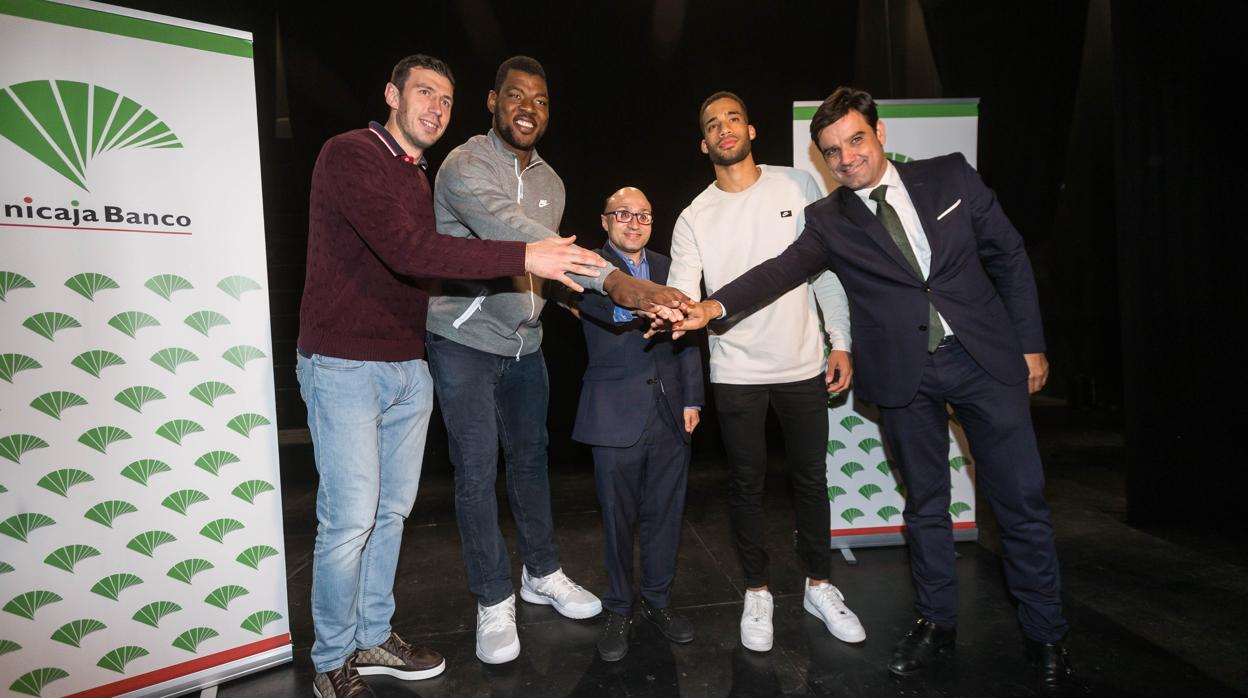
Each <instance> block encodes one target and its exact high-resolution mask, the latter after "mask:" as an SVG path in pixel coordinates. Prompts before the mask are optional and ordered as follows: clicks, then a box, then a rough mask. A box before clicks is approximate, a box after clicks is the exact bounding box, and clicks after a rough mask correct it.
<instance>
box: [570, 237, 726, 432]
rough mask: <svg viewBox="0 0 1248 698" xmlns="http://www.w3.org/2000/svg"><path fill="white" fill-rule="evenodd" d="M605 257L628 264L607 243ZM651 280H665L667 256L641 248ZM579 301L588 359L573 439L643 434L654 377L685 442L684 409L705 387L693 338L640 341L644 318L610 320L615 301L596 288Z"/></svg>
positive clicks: (658, 337)
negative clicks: (621, 320)
mask: <svg viewBox="0 0 1248 698" xmlns="http://www.w3.org/2000/svg"><path fill="white" fill-rule="evenodd" d="M598 253H599V254H601V255H602V257H603V259H605V260H607V261H608V262H611V263H612V264H614V265H615V266H616V267H617V268H619V269H620V270H621V271H623V272H624V273H625V274H627V273H628V265H627V264H625V263H624V260H623V259H621V258H620V257H619V255H617V254H616V253H615V251H614V250H612V249H611V247H610V246H609V245H604V246H603V247H602V249H600V250H598ZM646 259H647V260H648V262H649V264H650V279H651V281H654V282H655V283H659V284H663V283H667V271H668V269H670V268H671V265H672V260H671V259H670V258H668V257H665V256H663V255H661V254H658V253H656V252H653V251H651V250H646ZM578 307H579V308H580V311H581V326H582V327H583V328H584V330H585V347H586V350H587V354H588V355H589V364H588V366H587V367H586V368H585V379H584V382H583V383H582V385H581V401H580V404H579V405H578V406H577V409H576V425H575V427H573V430H572V438H573V439H576V440H577V441H580V442H581V443H587V444H591V445H594V446H616V447H625V446H632V445H633V444H635V443H637V441H638V439H640V438H641V433H642V430H643V429H645V426H646V420H647V418H648V417H649V415H650V410H652V409H653V408H654V390H655V385H654V383H653V382H648V381H652V380H653V379H658V380H659V381H662V388H663V395H664V397H665V398H666V399H665V400H664V401H663V402H664V404H665V405H666V406H667V409H669V410H671V414H672V417H673V418H674V419H675V423H676V424H678V425H681V429H680V432H681V434H682V435H683V437H684V439H685V441H686V442H688V441H689V438H690V437H689V434H687V433H685V431H684V426H683V425H684V408H685V407H687V406H695V405H696V406H699V407H701V406H702V405H704V404H705V399H704V396H703V388H702V358H701V352H700V351H699V350H698V345H697V344H696V343H695V342H694V341H693V337H687V338H682V339H680V340H677V341H675V342H673V341H672V340H671V337H670V336H669V335H655V336H654V337H653V338H651V339H645V338H644V337H643V336H642V335H643V334H644V331H645V328H646V327H648V326H649V321H642V320H637V319H634V320H633V321H631V322H627V323H623V324H620V323H616V322H615V320H614V311H615V304H614V303H613V302H612V301H611V299H610V298H608V297H606V296H603V295H599V294H596V293H587V294H584V295H583V296H582V297H581V299H580V302H579V305H578Z"/></svg>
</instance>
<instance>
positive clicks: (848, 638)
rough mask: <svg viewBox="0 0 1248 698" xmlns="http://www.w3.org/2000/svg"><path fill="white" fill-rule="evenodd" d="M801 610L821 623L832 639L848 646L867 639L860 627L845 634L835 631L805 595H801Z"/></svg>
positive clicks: (841, 631) (865, 632) (864, 631)
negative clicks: (846, 643) (804, 610)
mask: <svg viewBox="0 0 1248 698" xmlns="http://www.w3.org/2000/svg"><path fill="white" fill-rule="evenodd" d="M802 608H804V609H806V612H807V613H809V614H810V615H812V616H814V617H816V618H818V619H819V620H821V621H823V625H824V627H826V628H827V629H828V632H829V633H832V637H834V638H836V639H838V640H840V641H841V642H848V643H850V644H856V643H859V642H862V641H863V640H866V639H867V631H866V630H864V629H863V628H862V627H861V626H860V627H858V628H856V629H855V630H854V631H852V632H845V631H843V630H837V629H836V628H835V627H834V626H833V625H832V622H831V621H829V620H828V619H827V618H824V617H823V614H822V613H820V612H819V609H818V608H817V607H816V606H815V605H814V604H813V603H811V602H810V599H808V598H805V594H803V595H802Z"/></svg>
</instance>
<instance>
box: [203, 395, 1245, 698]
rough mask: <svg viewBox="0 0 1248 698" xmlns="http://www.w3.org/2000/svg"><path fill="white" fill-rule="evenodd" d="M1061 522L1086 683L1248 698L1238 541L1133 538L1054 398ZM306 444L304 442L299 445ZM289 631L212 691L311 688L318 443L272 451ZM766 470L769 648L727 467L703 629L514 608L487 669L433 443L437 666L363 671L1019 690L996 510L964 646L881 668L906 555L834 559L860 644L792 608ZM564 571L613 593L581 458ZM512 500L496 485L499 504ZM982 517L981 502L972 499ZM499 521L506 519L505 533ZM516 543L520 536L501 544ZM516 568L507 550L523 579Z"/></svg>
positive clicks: (752, 687)
mask: <svg viewBox="0 0 1248 698" xmlns="http://www.w3.org/2000/svg"><path fill="white" fill-rule="evenodd" d="M1037 415H1038V421H1039V423H1040V434H1041V441H1042V448H1043V449H1044V455H1045V459H1046V467H1047V469H1048V474H1049V495H1050V503H1051V504H1052V507H1053V509H1054V515H1055V523H1056V525H1057V529H1058V547H1059V551H1060V554H1061V556H1062V563H1063V576H1064V587H1065V589H1064V591H1065V595H1064V596H1065V602H1066V609H1067V615H1068V617H1069V619H1070V621H1071V624H1072V628H1073V629H1072V631H1071V634H1070V637H1069V641H1068V644H1069V646H1070V648H1071V651H1072V657H1073V658H1074V662H1075V666H1076V668H1077V669H1078V670H1079V671H1080V673H1081V675H1082V677H1083V678H1084V679H1085V681H1086V682H1087V683H1089V684H1090V686H1091V688H1092V692H1093V694H1094V695H1108V696H1235V695H1246V694H1248V660H1246V659H1245V658H1246V657H1248V651H1246V650H1248V644H1246V643H1245V641H1244V640H1243V637H1244V634H1243V629H1244V628H1245V627H1248V603H1246V601H1248V574H1245V572H1248V556H1246V555H1245V552H1244V546H1243V545H1242V543H1243V542H1244V538H1243V536H1242V534H1237V535H1236V536H1233V537H1227V538H1217V539H1211V538H1209V537H1208V536H1206V535H1197V534H1193V533H1192V532H1190V531H1187V530H1184V529H1183V528H1181V527H1174V528H1172V529H1165V530H1152V531H1148V532H1145V531H1140V530H1137V529H1134V528H1131V527H1128V526H1127V525H1125V524H1124V523H1122V516H1123V510H1124V505H1125V502H1124V499H1123V496H1122V489H1123V488H1122V474H1121V473H1122V443H1121V436H1120V435H1119V434H1118V433H1117V432H1115V431H1113V430H1096V429H1087V428H1081V429H1072V428H1069V427H1067V426H1065V425H1064V417H1063V415H1064V411H1062V410H1060V409H1056V408H1051V409H1050V410H1047V411H1046V409H1045V408H1044V407H1043V406H1041V407H1040V409H1038V411H1037ZM295 440H296V441H297V439H295ZM282 457H283V464H282V470H283V476H284V479H285V482H284V483H283V497H284V503H285V511H286V519H285V523H286V546H287V549H286V555H287V565H288V573H289V580H290V581H289V585H290V587H289V589H290V618H291V632H292V634H293V637H294V645H295V661H294V663H293V664H291V665H286V666H283V667H280V668H277V669H273V670H270V671H267V672H264V673H261V674H258V675H254V676H251V677H247V678H244V679H241V680H238V681H235V682H232V683H229V684H226V685H223V686H221V687H220V688H219V693H218V695H219V696H222V697H223V698H239V697H241V696H270V697H274V698H276V697H279V696H306V695H311V682H312V668H311V664H310V662H309V659H308V648H309V645H310V643H311V640H312V631H311V618H310V616H309V611H308V593H309V587H310V583H311V567H310V562H311V554H312V553H311V551H312V541H313V535H314V532H315V517H314V501H315V475H314V473H315V471H314V468H313V465H312V462H311V450H310V447H308V446H306V445H300V444H297V443H296V444H291V445H287V446H284V447H283V449H282ZM776 460H777V462H776V463H774V464H773V469H772V476H771V478H770V479H769V481H768V492H769V495H768V497H769V501H768V507H769V512H770V517H769V521H770V524H771V525H770V531H771V551H772V556H773V560H772V565H773V567H772V569H773V572H772V576H773V579H774V580H775V581H774V584H773V592H774V593H775V594H776V621H775V622H776V626H775V627H776V641H775V647H774V648H773V649H772V651H771V652H769V653H767V654H755V653H752V652H749V651H747V650H744V649H743V648H741V646H740V643H739V639H738V630H737V623H738V621H739V619H740V614H741V593H742V580H741V573H740V569H739V566H738V564H737V561H736V558H735V556H734V554H733V552H732V548H731V543H730V541H729V534H728V516H727V506H726V503H725V497H724V492H725V487H726V485H725V477H724V466H723V464H722V463H721V462H720V461H719V460H718V459H714V458H703V459H700V460H698V461H697V462H695V463H694V466H693V469H692V471H691V476H690V487H689V500H688V508H687V513H686V517H685V531H684V542H683V547H682V550H681V557H680V568H679V572H678V575H677V578H676V588H675V599H674V603H675V605H676V606H677V607H679V608H680V609H681V610H682V611H683V612H685V613H686V614H688V616H689V617H690V618H691V619H692V620H693V622H694V624H695V626H696V630H697V633H698V636H697V639H696V640H695V641H694V642H693V643H692V644H689V645H683V646H678V645H671V644H669V643H667V642H666V641H665V640H663V639H662V638H661V637H660V636H659V635H658V634H657V632H655V631H654V629H653V628H652V627H650V626H648V625H647V624H646V623H645V622H644V621H640V620H639V622H638V624H637V625H636V626H635V628H634V633H633V638H632V643H631V647H630V651H629V654H628V656H627V657H625V659H624V660H623V661H620V662H618V663H615V664H607V663H604V662H603V661H601V660H600V659H598V658H597V656H596V653H595V649H594V643H595V641H596V639H597V636H598V630H599V620H597V619H592V620H587V621H572V620H567V619H564V618H562V617H560V616H558V615H557V614H556V613H555V612H554V611H553V610H552V609H550V608H549V607H545V606H542V607H538V606H531V605H528V604H525V603H523V602H518V614H517V617H518V621H519V624H520V626H519V627H520V640H521V643H522V650H521V654H520V658H519V659H518V660H516V661H515V662H512V663H510V664H507V665H502V666H497V667H491V666H486V665H483V664H481V663H480V662H479V661H477V659H476V658H475V656H474V655H473V633H474V623H475V600H474V598H473V597H472V596H471V595H470V594H469V593H468V591H467V585H466V582H465V580H464V572H463V567H462V565H461V562H460V552H459V539H458V535H457V533H456V528H455V519H454V514H453V511H452V497H451V493H452V482H451V474H450V469H449V467H448V466H447V465H446V464H445V458H444V456H441V455H440V454H439V453H438V452H437V449H436V447H435V448H434V449H432V452H431V456H430V462H429V463H428V466H427V468H426V473H425V477H424V480H423V482H422V484H421V492H420V496H419V498H418V501H417V503H416V509H415V511H414V512H413V515H412V517H411V520H410V521H409V522H408V527H407V533H406V537H405V540H404V550H403V556H402V558H401V560H400V563H399V574H398V580H397V582H396V585H395V595H396V597H397V603H398V613H397V615H396V618H395V629H396V630H398V631H399V632H400V633H401V634H402V635H403V636H404V637H405V638H407V639H408V640H409V641H413V642H414V643H417V644H428V645H430V646H432V647H434V648H436V649H438V650H439V651H440V652H442V653H443V654H444V655H446V658H447V662H448V668H447V671H446V673H444V674H443V675H442V676H440V677H438V678H435V679H432V680H428V681H423V682H411V683H407V682H402V681H397V680H392V679H388V678H385V677H381V678H369V679H368V682H369V684H370V685H371V686H372V687H373V689H374V690H375V691H376V692H377V694H378V695H379V696H413V695H420V696H428V697H433V696H570V695H577V696H728V695H732V696H994V697H995V696H1030V695H1035V692H1034V691H1033V689H1032V685H1031V683H1030V680H1029V674H1028V672H1027V668H1026V666H1025V664H1024V661H1023V659H1022V651H1021V639H1020V635H1019V633H1018V630H1017V626H1016V624H1015V621H1014V612H1013V609H1012V607H1011V604H1010V602H1009V600H1008V598H1007V595H1006V593H1005V590H1004V585H1003V583H1002V575H1001V570H1000V564H999V560H998V558H997V556H996V554H995V553H994V552H993V551H994V549H995V548H996V545H995V536H994V533H993V528H992V523H991V522H990V521H984V522H981V539H980V542H978V543H963V544H960V545H959V547H958V551H959V553H960V555H961V559H960V561H959V563H958V565H959V575H960V576H959V579H960V583H961V586H960V588H961V599H962V608H961V623H960V627H959V636H958V644H957V649H956V652H955V653H954V654H953V655H952V656H951V657H949V658H947V659H946V660H945V661H943V662H942V663H940V664H938V665H936V666H935V667H933V670H932V671H929V672H927V673H925V674H923V675H922V676H921V677H920V678H914V679H909V680H900V679H895V678H893V677H891V676H890V675H889V674H888V673H887V672H886V671H885V669H884V666H885V663H886V661H887V657H888V655H889V652H890V650H891V647H892V645H893V643H894V642H895V641H896V640H897V638H898V637H899V636H900V634H901V633H902V632H903V630H904V629H905V628H906V626H907V625H908V624H909V622H910V621H911V620H912V610H911V604H912V591H911V586H910V576H909V569H908V565H907V562H906V554H905V550H904V549H902V548H880V549H866V550H860V551H857V557H858V560H859V564H858V565H857V566H853V567H851V566H848V565H846V564H844V563H843V562H842V561H841V559H840V557H839V556H838V557H837V558H836V564H835V567H834V571H833V581H834V583H835V584H837V585H838V586H839V587H840V589H841V590H842V591H843V592H844V593H845V595H846V597H847V600H848V603H849V606H850V608H852V609H854V610H855V611H856V612H857V614H858V615H859V617H860V618H861V619H862V621H863V623H864V625H865V626H866V629H867V640H866V642H864V643H862V644H861V645H854V646H851V645H846V644H843V643H841V642H839V641H837V640H835V639H834V638H832V637H831V636H830V635H829V634H828V633H827V632H826V630H824V628H823V626H822V625H821V624H820V623H819V622H818V621H816V620H815V619H814V618H813V617H811V616H809V615H808V614H806V613H805V612H804V611H803V609H802V597H801V584H802V577H801V572H800V571H799V568H798V567H797V565H796V557H795V555H794V552H793V547H792V537H791V536H792V534H791V527H792V523H791V521H792V517H791V513H790V510H789V509H788V505H787V493H786V485H785V481H784V479H783V473H782V469H781V468H780V465H779V458H778V457H777V459H776ZM551 479H552V487H553V492H554V510H555V524H556V534H557V542H558V544H559V546H560V548H561V549H562V558H563V565H564V569H565V570H566V571H567V572H568V574H569V575H570V576H572V578H573V579H575V580H576V581H578V582H580V583H582V584H583V585H585V586H586V587H588V588H589V589H591V590H594V591H602V590H604V589H605V588H606V579H605V572H604V570H603V563H602V542H601V526H600V523H599V518H598V511H597V502H596V498H595V495H594V488H593V478H592V473H591V471H590V469H589V467H588V466H587V465H572V464H562V465H560V464H555V465H552V469H551ZM500 501H501V502H503V504H502V505H501V506H503V507H505V506H506V504H505V502H506V499H505V497H504V498H502V499H501V500H500ZM980 510H981V511H983V508H982V507H981V508H980ZM509 516H510V515H509V514H505V518H504V531H505V532H506V533H507V534H508V536H509V538H511V539H512V540H514V538H513V536H512V528H511V525H510V523H511V522H510V518H509ZM512 549H513V551H514V545H513V546H512ZM519 566H520V563H519V561H518V560H517V561H516V562H515V575H516V580H517V583H518V580H519V569H520V567H519Z"/></svg>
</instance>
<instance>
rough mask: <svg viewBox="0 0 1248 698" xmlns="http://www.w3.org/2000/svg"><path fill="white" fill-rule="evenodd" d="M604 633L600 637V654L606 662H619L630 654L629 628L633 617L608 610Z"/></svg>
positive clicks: (603, 627) (603, 628)
mask: <svg viewBox="0 0 1248 698" xmlns="http://www.w3.org/2000/svg"><path fill="white" fill-rule="evenodd" d="M603 615H605V616H606V622H604V623H603V624H602V635H601V636H600V637H599V638H598V656H599V657H602V660H603V661H604V662H618V661H620V660H621V659H623V658H624V655H626V654H628V628H629V626H630V625H632V622H633V619H632V618H629V617H628V616H622V615H620V614H618V613H616V612H615V611H606V612H605V613H604V614H603Z"/></svg>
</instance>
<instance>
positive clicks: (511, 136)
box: [494, 109, 546, 150]
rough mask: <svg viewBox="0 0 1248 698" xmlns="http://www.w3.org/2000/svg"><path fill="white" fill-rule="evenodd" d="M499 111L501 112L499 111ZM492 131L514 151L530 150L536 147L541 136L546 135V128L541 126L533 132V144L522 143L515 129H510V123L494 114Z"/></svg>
mask: <svg viewBox="0 0 1248 698" xmlns="http://www.w3.org/2000/svg"><path fill="white" fill-rule="evenodd" d="M499 111H502V110H501V109H500V110H499ZM494 131H495V133H497V134H498V137H499V138H502V139H503V142H505V143H506V144H507V145H510V146H511V147H513V148H515V149H516V150H532V149H533V148H535V147H537V142H538V141H540V140H542V136H543V135H545V133H546V127H545V126H544V125H543V126H542V127H541V128H540V129H538V130H536V131H534V132H533V136H532V138H533V142H531V143H523V142H521V140H520V135H519V134H517V133H516V131H515V129H514V128H512V127H511V123H510V122H504V121H503V120H502V118H501V117H500V115H499V114H495V115H494Z"/></svg>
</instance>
